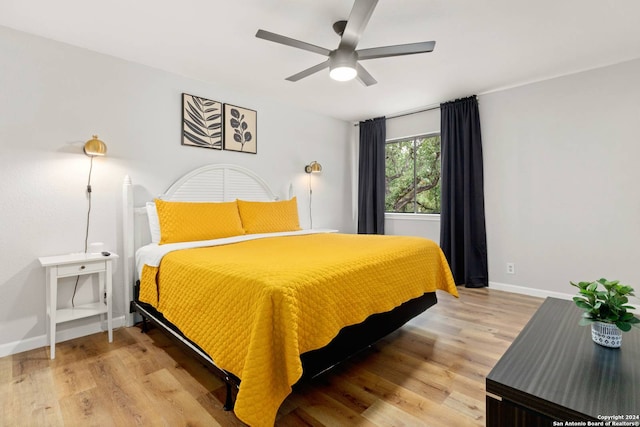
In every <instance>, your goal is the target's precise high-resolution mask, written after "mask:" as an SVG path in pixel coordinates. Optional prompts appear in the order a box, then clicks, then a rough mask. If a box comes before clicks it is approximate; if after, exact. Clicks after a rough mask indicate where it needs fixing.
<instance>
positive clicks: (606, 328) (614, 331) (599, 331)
mask: <svg viewBox="0 0 640 427" xmlns="http://www.w3.org/2000/svg"><path fill="white" fill-rule="evenodd" d="M591 338H592V339H593V342H595V343H596V344H600V345H601V346H604V347H610V348H619V347H620V345H621V344H622V331H621V330H620V329H618V327H617V326H616V325H613V324H611V323H604V322H593V323H592V324H591Z"/></svg>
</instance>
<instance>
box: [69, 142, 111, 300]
mask: <svg viewBox="0 0 640 427" xmlns="http://www.w3.org/2000/svg"><path fill="white" fill-rule="evenodd" d="M82 151H84V154H86V155H87V156H89V158H90V159H91V160H90V162H89V179H88V180H87V200H88V202H89V206H88V208H87V227H86V229H85V233H84V253H85V254H86V253H87V247H88V244H87V243H88V241H89V220H90V218H91V171H92V170H93V158H94V157H96V156H100V157H102V156H106V155H107V144H105V143H104V142H102V141H100V140H99V139H98V135H93V138H91V139H90V140H88V141H87V142H85V144H84V147H83V148H82ZM79 279H80V276H77V277H76V284H75V286H74V287H73V295H72V296H71V306H72V307H75V303H74V299H75V297H76V291H77V290H78V280H79Z"/></svg>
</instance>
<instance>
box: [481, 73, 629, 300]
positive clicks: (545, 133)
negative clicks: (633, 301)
mask: <svg viewBox="0 0 640 427" xmlns="http://www.w3.org/2000/svg"><path fill="white" fill-rule="evenodd" d="M638 76H640V60H635V61H631V62H627V63H623V64H618V65H615V66H610V67H606V68H601V69H597V70H592V71H588V72H582V73H579V74H574V75H570V76H565V77H561V78H556V79H552V80H547V81H544V82H540V83H535V84H530V85H527V86H522V87H519V88H515V89H510V90H505V91H502V92H496V93H491V94H486V95H482V96H480V97H479V103H480V116H481V125H482V133H483V149H484V173H485V202H486V218H487V240H488V242H487V243H488V252H489V278H490V281H491V283H492V284H493V285H494V286H500V285H502V284H507V285H514V286H516V287H527V288H535V289H538V290H541V291H542V293H543V294H545V293H546V294H548V293H553V292H560V293H565V294H573V293H575V288H572V287H571V286H570V285H569V281H570V280H573V281H576V280H595V279H597V278H600V277H606V278H609V279H619V280H621V281H623V283H627V284H630V285H632V286H634V287H635V289H636V290H637V291H639V290H640V270H638V268H637V266H638V261H640V257H639V255H640V249H639V248H638V244H639V242H640V191H639V190H638V183H640V168H639V167H638V159H640V138H639V135H640V132H639V127H638V124H639V123H640V85H639V84H638ZM507 262H513V263H515V275H510V274H506V263H507Z"/></svg>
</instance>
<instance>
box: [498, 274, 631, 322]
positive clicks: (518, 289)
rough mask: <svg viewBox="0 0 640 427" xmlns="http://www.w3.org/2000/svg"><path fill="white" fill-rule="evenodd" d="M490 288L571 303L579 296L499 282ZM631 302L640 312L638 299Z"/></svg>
mask: <svg viewBox="0 0 640 427" xmlns="http://www.w3.org/2000/svg"><path fill="white" fill-rule="evenodd" d="M489 288H490V289H497V290H499V291H505V292H511V293H514V294H523V295H530V296H532V297H538V298H546V297H553V298H560V299H566V300H569V301H571V300H572V299H573V297H575V296H576V295H577V294H578V293H577V292H576V293H575V294H565V293H562V292H554V291H545V290H542V289H534V288H527V287H524V286H516V285H510V284H508V283H498V282H489ZM636 295H637V294H636ZM629 300H630V301H629V305H631V306H633V307H635V309H636V310H640V304H638V303H637V302H636V301H638V298H637V297H636V298H633V297H631V298H629ZM631 313H634V314H636V317H638V313H636V312H633V311H632V312H631Z"/></svg>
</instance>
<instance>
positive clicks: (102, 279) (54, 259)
mask: <svg viewBox="0 0 640 427" xmlns="http://www.w3.org/2000/svg"><path fill="white" fill-rule="evenodd" d="M115 258H118V255H116V254H114V253H111V254H110V255H109V256H104V255H102V254H85V253H81V254H68V255H60V256H49V257H41V258H38V260H39V261H40V264H42V266H43V267H46V269H47V270H46V275H47V282H46V288H47V321H48V328H47V329H48V330H49V341H50V343H51V344H50V345H51V358H52V359H55V357H56V325H57V324H58V323H62V322H68V321H70V320H76V319H83V318H85V317H89V316H96V315H100V319H101V320H102V319H104V317H103V315H105V314H106V315H107V331H108V335H109V342H112V341H113V325H112V312H111V300H112V293H111V291H112V283H111V280H112V278H111V276H112V265H111V264H112V261H113V260H114V259H115ZM85 274H98V281H99V293H98V295H100V297H99V300H98V301H97V302H92V303H89V304H82V305H77V306H75V307H73V308H60V309H58V308H57V303H58V279H59V278H62V277H71V276H81V275H85ZM105 295H106V298H105V297H104V296H105Z"/></svg>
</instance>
